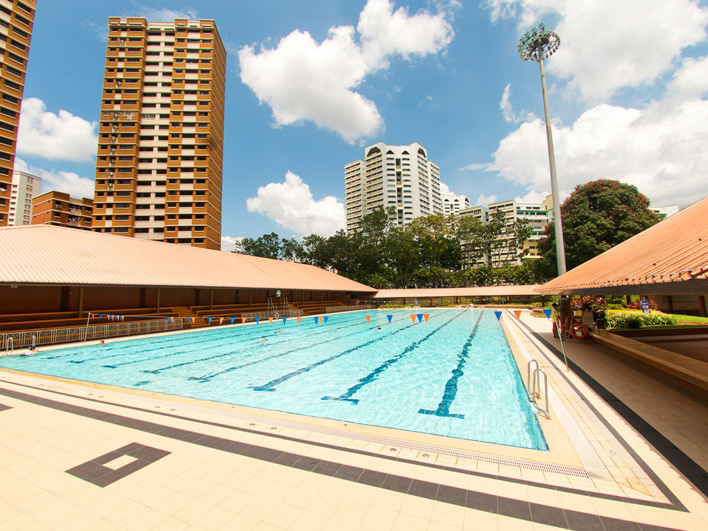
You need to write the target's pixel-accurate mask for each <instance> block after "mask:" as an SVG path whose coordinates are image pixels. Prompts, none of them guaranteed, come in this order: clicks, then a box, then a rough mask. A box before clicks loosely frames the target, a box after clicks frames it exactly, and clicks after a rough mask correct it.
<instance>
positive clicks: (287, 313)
mask: <svg viewBox="0 0 708 531" xmlns="http://www.w3.org/2000/svg"><path fill="white" fill-rule="evenodd" d="M300 315H302V312H301V311H300V310H280V311H269V312H255V313H244V314H243V315H241V317H242V318H243V317H245V318H246V321H255V320H256V319H281V318H283V317H288V318H293V319H294V318H296V317H300Z"/></svg>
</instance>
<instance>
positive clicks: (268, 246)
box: [241, 232, 281, 260]
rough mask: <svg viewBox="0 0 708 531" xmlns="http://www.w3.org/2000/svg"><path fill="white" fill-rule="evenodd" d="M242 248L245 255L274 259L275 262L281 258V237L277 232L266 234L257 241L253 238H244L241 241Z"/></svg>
mask: <svg viewBox="0 0 708 531" xmlns="http://www.w3.org/2000/svg"><path fill="white" fill-rule="evenodd" d="M241 246H242V247H243V254H250V255H251V256H261V257H263V258H273V259H274V260H277V259H278V258H280V256H281V250H280V237H279V236H278V235H277V234H276V233H275V232H271V233H270V234H264V235H263V236H259V237H258V238H256V239H255V240H254V239H253V238H244V239H243V240H242V241H241Z"/></svg>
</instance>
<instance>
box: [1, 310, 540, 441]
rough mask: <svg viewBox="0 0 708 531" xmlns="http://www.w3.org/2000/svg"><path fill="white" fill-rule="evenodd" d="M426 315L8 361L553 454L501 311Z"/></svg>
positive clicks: (197, 335) (206, 335)
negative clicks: (499, 314)
mask: <svg viewBox="0 0 708 531" xmlns="http://www.w3.org/2000/svg"><path fill="white" fill-rule="evenodd" d="M426 313H428V314H429V318H428V319H427V321H426V319H424V318H423V315H422V314H421V315H420V316H418V315H416V314H413V315H412V316H411V314H410V312H407V311H370V312H354V313H346V314H334V315H329V316H327V321H326V322H323V318H312V317H308V318H302V319H301V321H300V323H299V324H298V322H297V320H295V319H288V320H287V321H285V322H284V321H282V320H278V321H273V322H272V323H267V322H262V323H260V324H257V325H249V326H238V327H222V328H214V329H207V330H201V331H195V332H190V333H186V334H169V335H162V336H158V337H152V338H146V339H134V340H128V341H116V342H112V343H109V344H107V345H105V346H103V347H101V346H97V345H93V346H85V347H77V348H70V349H59V350H51V351H44V352H40V353H37V354H34V355H32V356H29V357H20V356H5V357H2V358H0V367H6V368H10V369H18V370H23V371H28V372H34V373H41V374H47V375H52V376H58V377H63V378H72V379H77V380H84V381H91V382H96V383H103V384H109V385H116V386H121V387H128V388H137V389H144V390H149V391H155V392H162V393H169V394H173V395H180V396H187V397H192V398H199V399H205V400H213V401H218V402H225V403H231V404H238V405H243V406H250V407H256V408H262V409H271V410H277V411H284V412H288V413H296V414H302V415H309V416H315V417H323V418H328V419H337V420H342V421H347V422H354V423H359V424H367V425H373V426H382V427H388V428H396V429H402V430H410V431H416V432H423V433H430V434H435V435H442V436H447V437H455V438H461V439H470V440H475V441H481V442H490V443H496V444H504V445H510V446H517V447H522V448H532V449H537V450H547V449H548V446H547V444H546V441H545V438H544V436H543V433H542V432H541V429H540V426H539V424H538V421H537V419H536V417H535V415H534V414H533V412H532V411H531V408H530V405H529V402H528V398H527V395H526V392H525V389H524V387H523V384H522V382H521V378H520V376H519V373H518V369H517V367H516V364H515V362H514V359H513V356H512V354H511V350H510V348H509V345H508V343H507V341H506V337H505V335H504V332H503V330H502V328H501V326H500V324H499V323H498V321H497V319H496V317H495V315H494V313H493V312H492V311H488V310H486V311H485V310H473V311H470V310H434V311H428V312H426ZM367 317H368V319H367Z"/></svg>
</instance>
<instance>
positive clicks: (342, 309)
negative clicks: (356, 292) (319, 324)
mask: <svg viewBox="0 0 708 531" xmlns="http://www.w3.org/2000/svg"><path fill="white" fill-rule="evenodd" d="M373 308H376V306H375V305H373V304H356V305H351V306H327V307H326V308H325V313H336V312H354V311H356V310H371V309H373Z"/></svg>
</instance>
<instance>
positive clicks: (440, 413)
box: [418, 312, 484, 419]
mask: <svg viewBox="0 0 708 531" xmlns="http://www.w3.org/2000/svg"><path fill="white" fill-rule="evenodd" d="M482 315H484V314H483V313H482V312H479V317H477V322H476V323H475V324H474V328H472V333H471V334H470V337H468V338H467V341H466V342H465V344H464V346H463V347H462V352H460V353H459V354H458V355H457V358H458V360H457V366H456V367H455V368H454V369H453V370H452V376H451V377H450V379H448V381H447V383H446V384H445V390H444V391H443V396H442V399H441V400H440V403H439V404H438V407H437V409H423V408H421V409H419V410H418V413H420V414H421V415H435V416H437V417H450V418H456V419H464V418H465V416H464V414H462V413H450V406H452V403H453V402H454V401H455V397H456V396H457V382H458V380H459V379H460V378H461V377H462V375H463V374H464V373H463V372H462V369H463V368H464V366H465V363H467V360H468V359H469V355H468V352H469V349H470V347H471V346H472V341H473V340H474V336H475V335H476V334H477V329H478V328H479V323H480V321H481V320H482Z"/></svg>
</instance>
